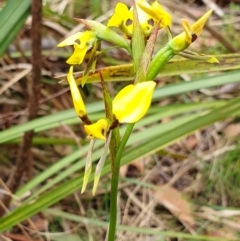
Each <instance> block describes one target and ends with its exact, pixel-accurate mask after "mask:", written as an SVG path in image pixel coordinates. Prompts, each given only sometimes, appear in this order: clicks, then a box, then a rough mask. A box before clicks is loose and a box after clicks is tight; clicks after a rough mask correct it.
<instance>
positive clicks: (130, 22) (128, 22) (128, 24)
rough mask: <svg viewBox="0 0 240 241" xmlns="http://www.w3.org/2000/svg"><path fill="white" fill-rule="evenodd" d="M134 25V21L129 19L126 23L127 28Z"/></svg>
mask: <svg viewBox="0 0 240 241" xmlns="http://www.w3.org/2000/svg"><path fill="white" fill-rule="evenodd" d="M132 23H133V21H132V20H131V19H130V18H129V19H128V20H127V21H126V23H125V24H126V26H130V25H131V24H132Z"/></svg>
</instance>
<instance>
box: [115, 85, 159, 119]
mask: <svg viewBox="0 0 240 241" xmlns="http://www.w3.org/2000/svg"><path fill="white" fill-rule="evenodd" d="M155 86H156V83H155V82H154V81H146V82H141V83H137V84H135V85H133V84H131V85H128V86H126V87H125V88H123V89H122V90H121V91H120V92H119V93H118V94H117V95H116V97H115V98H114V100H113V103H112V106H113V111H112V112H113V114H114V115H115V117H116V119H117V120H118V122H119V123H135V122H137V121H139V120H140V119H141V118H142V117H143V116H144V115H145V114H146V112H147V111H148V109H149V106H150V104H151V101H152V94H153V91H154V88H155Z"/></svg>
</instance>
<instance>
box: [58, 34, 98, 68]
mask: <svg viewBox="0 0 240 241" xmlns="http://www.w3.org/2000/svg"><path fill="white" fill-rule="evenodd" d="M96 43H97V38H96V34H95V33H94V32H93V31H85V32H78V33H75V34H73V35H71V36H70V37H68V38H67V39H65V40H64V41H62V42H61V43H59V44H58V47H65V46H70V45H73V46H74V52H73V54H72V55H71V56H70V58H69V59H68V60H67V63H68V64H81V63H82V62H83V60H84V58H85V56H86V54H87V53H88V52H89V51H91V49H92V48H93V45H94V44H96Z"/></svg>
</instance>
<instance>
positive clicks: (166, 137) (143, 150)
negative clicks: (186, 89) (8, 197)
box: [0, 98, 240, 232]
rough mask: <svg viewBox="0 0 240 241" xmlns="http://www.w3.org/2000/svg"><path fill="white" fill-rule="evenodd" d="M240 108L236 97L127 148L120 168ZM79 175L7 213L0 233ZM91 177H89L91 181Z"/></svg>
mask: <svg viewBox="0 0 240 241" xmlns="http://www.w3.org/2000/svg"><path fill="white" fill-rule="evenodd" d="M239 108H240V101H239V98H238V99H235V100H232V101H229V102H228V103H227V104H225V105H224V106H221V107H218V108H215V109H214V110H213V111H210V112H208V113H204V114H202V115H201V116H200V117H197V118H196V119H193V120H190V121H187V122H185V123H183V124H182V125H181V126H178V128H173V129H172V130H170V131H167V132H166V133H162V134H160V135H159V136H155V137H154V138H152V139H151V140H147V142H146V143H145V142H144V143H142V144H139V145H138V146H134V147H133V148H129V149H128V150H127V151H126V152H125V153H124V156H123V159H122V165H123V164H126V163H129V162H131V161H132V160H135V159H137V158H139V157H142V156H146V155H149V154H151V153H153V152H155V151H158V150H160V149H162V148H163V147H165V146H166V145H168V144H170V143H172V142H174V141H175V140H177V139H179V138H182V137H184V136H186V135H187V134H189V133H192V132H193V131H195V130H198V129H201V128H203V127H205V126H207V125H210V124H212V123H214V122H215V121H219V120H222V119H225V118H227V117H230V116H233V115H234V114H235V113H236V112H237V111H239ZM109 172H110V164H109V163H108V165H106V166H105V167H104V170H103V172H102V173H103V174H107V173H109ZM82 179H83V178H82V175H80V176H79V177H75V178H73V179H71V180H68V181H66V182H65V183H63V184H61V185H60V186H58V187H56V188H55V189H53V190H50V191H49V192H47V193H45V194H44V195H43V196H41V197H39V198H38V199H37V200H36V201H35V202H33V203H28V204H24V205H22V206H20V207H18V208H17V209H16V210H14V211H12V212H11V213H10V214H8V215H6V216H5V217H3V218H2V219H1V221H0V232H3V231H5V230H7V229H9V228H11V227H13V226H14V225H16V224H18V223H20V222H21V221H23V220H25V219H26V218H28V217H31V216H32V215H34V214H36V213H37V212H39V211H41V210H43V209H45V208H47V207H49V206H50V205H53V204H54V203H56V202H58V201H59V200H61V199H63V198H64V197H66V196H68V195H70V194H71V193H73V192H75V191H77V190H79V188H80V187H81V185H82ZM92 180H93V176H92V177H91V181H92Z"/></svg>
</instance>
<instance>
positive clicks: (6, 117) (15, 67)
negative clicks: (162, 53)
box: [0, 0, 240, 241]
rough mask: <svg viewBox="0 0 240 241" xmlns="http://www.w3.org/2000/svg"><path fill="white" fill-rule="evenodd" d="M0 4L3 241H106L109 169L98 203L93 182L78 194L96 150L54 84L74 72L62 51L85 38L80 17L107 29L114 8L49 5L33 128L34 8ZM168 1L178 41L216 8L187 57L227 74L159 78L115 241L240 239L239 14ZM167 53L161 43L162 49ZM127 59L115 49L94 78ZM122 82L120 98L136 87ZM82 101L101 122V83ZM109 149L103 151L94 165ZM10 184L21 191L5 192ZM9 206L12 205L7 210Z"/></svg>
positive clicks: (140, 127)
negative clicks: (206, 57)
mask: <svg viewBox="0 0 240 241" xmlns="http://www.w3.org/2000/svg"><path fill="white" fill-rule="evenodd" d="M33 2H35V1H33ZM125 2H127V1H125ZM0 3H1V8H2V10H1V12H0V19H1V21H0V30H1V36H0V55H1V58H0V71H1V77H0V110H1V112H0V130H1V132H0V143H1V144H0V199H1V201H0V207H1V210H2V211H1V212H2V215H3V217H2V218H1V219H0V232H1V233H2V235H1V236H0V239H1V238H2V239H3V240H7V238H8V239H10V240H57V241H60V240H76V241H78V240H79V241H80V240H104V237H105V235H106V230H107V227H108V220H109V190H110V178H111V176H110V174H109V173H110V163H109V162H106V164H105V167H104V170H103V176H102V177H101V180H100V184H99V187H98V191H97V194H96V196H94V197H93V196H92V195H91V190H92V187H91V184H90V185H89V191H86V193H84V194H82V195H81V194H80V192H79V190H80V188H81V186H82V178H83V172H84V171H83V170H84V165H85V157H86V153H87V150H88V144H89V142H88V140H86V138H85V134H84V132H83V126H82V124H81V122H80V120H79V119H78V117H76V114H75V112H74V110H73V109H72V100H71V97H70V94H69V89H68V87H67V86H66V85H65V82H61V83H59V81H60V80H64V77H60V78H56V77H57V76H63V75H64V74H66V73H67V72H68V66H67V64H66V63H65V60H66V59H67V58H68V56H69V55H70V53H71V49H70V48H69V49H57V48H56V45H57V43H59V42H60V41H61V40H62V39H64V38H65V37H66V36H67V35H70V34H71V33H74V32H76V31H81V30H82V29H83V26H82V25H79V24H77V23H76V22H75V21H74V20H73V18H74V17H81V18H88V19H95V20H96V19H97V20H98V21H100V22H103V23H105V22H106V20H107V18H108V17H109V16H111V14H112V12H113V9H114V6H115V4H116V2H115V1H109V0H104V1H100V0H90V1H80V0H79V1H78V0H74V1H70V0H52V1H48V0H45V1H43V14H42V24H41V33H42V57H41V59H42V69H41V82H40V88H39V91H38V94H39V99H38V102H37V104H36V106H35V109H36V110H37V112H36V116H35V117H34V118H30V119H32V120H30V119H29V105H30V104H29V103H30V102H31V101H30V100H31V99H30V96H31V95H29V93H31V90H30V89H29V88H30V86H32V85H31V80H32V75H31V70H32V64H33V65H34V58H33V59H32V58H31V57H32V56H33V54H34V49H32V44H31V41H32V35H31V17H30V16H31V15H30V13H31V9H30V7H31V1H30V0H21V1H15V0H9V1H7V2H6V1H1V2H0ZM161 3H162V4H163V6H164V7H165V8H166V9H168V10H169V11H170V12H171V13H172V15H173V26H172V32H173V34H174V35H175V34H178V33H180V32H181V31H182V29H181V26H180V24H181V18H188V19H190V21H191V22H193V21H194V20H196V19H197V18H198V17H199V16H201V15H202V14H203V13H204V12H205V11H206V10H207V9H208V8H209V7H212V8H213V9H214V14H213V16H212V17H211V19H210V21H209V24H208V26H207V27H206V28H205V30H204V32H203V35H202V37H201V38H199V39H198V40H197V41H196V43H194V44H193V45H191V50H193V51H196V52H199V53H206V54H214V55H215V56H217V57H218V59H219V60H220V64H208V63H202V62H201V61H197V60H196V61H193V60H191V61H189V60H188V61H183V60H182V58H180V57H179V58H177V57H175V58H174V59H173V61H172V62H171V63H170V64H169V65H168V66H166V68H164V69H163V71H162V72H161V73H160V74H159V76H158V78H157V83H158V88H157V89H156V91H155V93H154V101H153V105H152V107H151V109H150V110H149V112H148V115H147V116H145V118H143V119H142V120H141V121H140V122H139V123H137V124H136V127H135V132H134V133H133V135H132V136H131V138H130V141H129V142H128V145H127V148H126V151H125V153H124V156H123V160H122V169H121V183H120V188H119V226H118V234H117V240H140V241H141V240H239V231H240V225H239V223H240V216H239V215H240V209H239V205H240V198H239V196H240V195H239V194H240V193H239V184H240V172H239V170H240V159H239V154H240V151H239V135H240V124H239V115H240V102H239V94H238V93H239V82H240V70H238V69H240V58H239V56H240V55H239V53H238V52H239V48H240V43H239V38H240V34H239V33H240V31H239V30H240V24H239V21H240V18H239V9H240V5H239V2H238V1H215V2H214V3H215V4H214V5H211V6H210V4H213V3H212V2H211V1H207V0H205V1H190V0H189V1H161ZM128 4H129V5H131V2H130V1H129V2H128ZM35 41H36V40H35ZM164 43H166V39H165V37H164V34H162V33H160V36H159V46H156V48H155V49H156V50H157V49H158V48H160V47H161V46H162V45H163V44H164ZM106 45H107V43H106ZM31 61H32V62H31ZM36 61H37V60H36V58H35V64H36ZM130 61H131V60H130V59H129V57H128V55H127V54H126V53H125V52H124V51H123V50H120V49H113V50H111V51H108V52H106V53H105V54H104V55H103V57H102V58H101V59H99V61H98V68H104V67H106V66H111V65H118V64H124V63H130ZM173 66H174V67H173ZM81 70H82V67H79V71H81ZM121 78H122V81H121V82H113V81H112V80H111V79H110V80H109V82H108V87H109V89H110V90H111V92H112V93H111V94H112V95H114V94H115V93H116V92H117V90H118V89H120V88H121V87H122V86H124V85H126V82H125V81H130V79H131V77H129V76H123V77H121ZM93 80H94V79H93ZM33 86H34V85H33ZM83 95H84V98H85V100H86V102H87V103H89V104H88V105H87V108H88V112H89V113H90V115H91V117H92V119H98V118H99V116H102V115H103V110H104V109H103V108H104V106H103V101H102V93H101V89H100V86H99V83H94V84H88V85H86V86H85V88H84V93H83ZM122 129H123V130H124V126H122ZM31 130H33V131H34V134H33V142H32V145H31V146H30V151H29V153H28V155H27V156H26V158H25V159H24V158H22V156H21V155H20V154H21V151H20V150H21V148H22V146H23V145H22V144H23V141H24V138H23V135H24V133H25V132H28V131H31ZM102 146H103V144H102V143H101V142H97V143H96V146H95V147H96V148H95V151H94V154H93V159H94V162H95V163H96V162H97V161H98V159H99V157H100V155H101V148H102ZM29 156H31V158H30V160H31V161H27V159H28V158H27V157H29ZM20 167H21V168H20ZM19 168H20V169H19ZM92 180H93V178H91V182H92ZM14 182H15V183H16V182H17V185H16V186H15V188H16V191H14V189H13V190H12V188H10V189H11V190H9V188H8V187H12V185H13V183H14ZM11 193H13V194H14V195H12V194H11ZM6 196H7V197H12V201H11V203H9V202H6ZM4 203H5V204H4ZM6 203H7V204H9V205H7V206H6ZM4 212H5V214H3V213H4Z"/></svg>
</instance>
